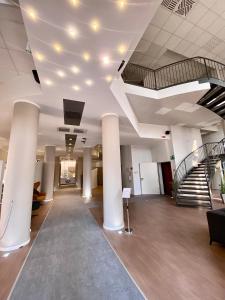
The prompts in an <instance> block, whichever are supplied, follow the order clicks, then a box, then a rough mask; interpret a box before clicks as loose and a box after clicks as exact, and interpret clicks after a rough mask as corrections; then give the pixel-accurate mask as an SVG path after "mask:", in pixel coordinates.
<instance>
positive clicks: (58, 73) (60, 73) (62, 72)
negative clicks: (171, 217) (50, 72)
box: [56, 70, 66, 78]
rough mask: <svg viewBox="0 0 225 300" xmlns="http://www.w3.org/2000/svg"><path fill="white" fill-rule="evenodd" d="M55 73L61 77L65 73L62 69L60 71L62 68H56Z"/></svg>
mask: <svg viewBox="0 0 225 300" xmlns="http://www.w3.org/2000/svg"><path fill="white" fill-rule="evenodd" d="M56 74H57V75H58V76H59V77H61V78H64V77H66V73H65V72H64V71H62V70H58V71H57V72H56Z"/></svg>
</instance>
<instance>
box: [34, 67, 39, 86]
mask: <svg viewBox="0 0 225 300" xmlns="http://www.w3.org/2000/svg"><path fill="white" fill-rule="evenodd" d="M32 73H33V76H34V80H35V81H36V82H37V83H39V84H40V79H39V76H38V72H37V70H32Z"/></svg>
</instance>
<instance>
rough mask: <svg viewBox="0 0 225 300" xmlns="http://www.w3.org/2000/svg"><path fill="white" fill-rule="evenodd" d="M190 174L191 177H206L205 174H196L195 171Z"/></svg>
mask: <svg viewBox="0 0 225 300" xmlns="http://www.w3.org/2000/svg"><path fill="white" fill-rule="evenodd" d="M188 176H189V177H205V174H194V173H191V174H189V175H188Z"/></svg>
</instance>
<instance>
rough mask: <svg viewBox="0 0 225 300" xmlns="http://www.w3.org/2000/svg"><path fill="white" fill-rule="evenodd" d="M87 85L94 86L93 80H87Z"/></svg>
mask: <svg viewBox="0 0 225 300" xmlns="http://www.w3.org/2000/svg"><path fill="white" fill-rule="evenodd" d="M85 84H86V85H88V86H92V85H93V81H92V80H91V79H87V80H85Z"/></svg>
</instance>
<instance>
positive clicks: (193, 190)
mask: <svg viewBox="0 0 225 300" xmlns="http://www.w3.org/2000/svg"><path fill="white" fill-rule="evenodd" d="M178 193H179V194H180V193H182V194H185V193H186V194H191V193H192V194H198V195H199V194H201V195H205V194H207V195H209V191H208V189H207V190H202V189H199V190H198V189H186V188H183V187H182V188H179V189H178Z"/></svg>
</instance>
